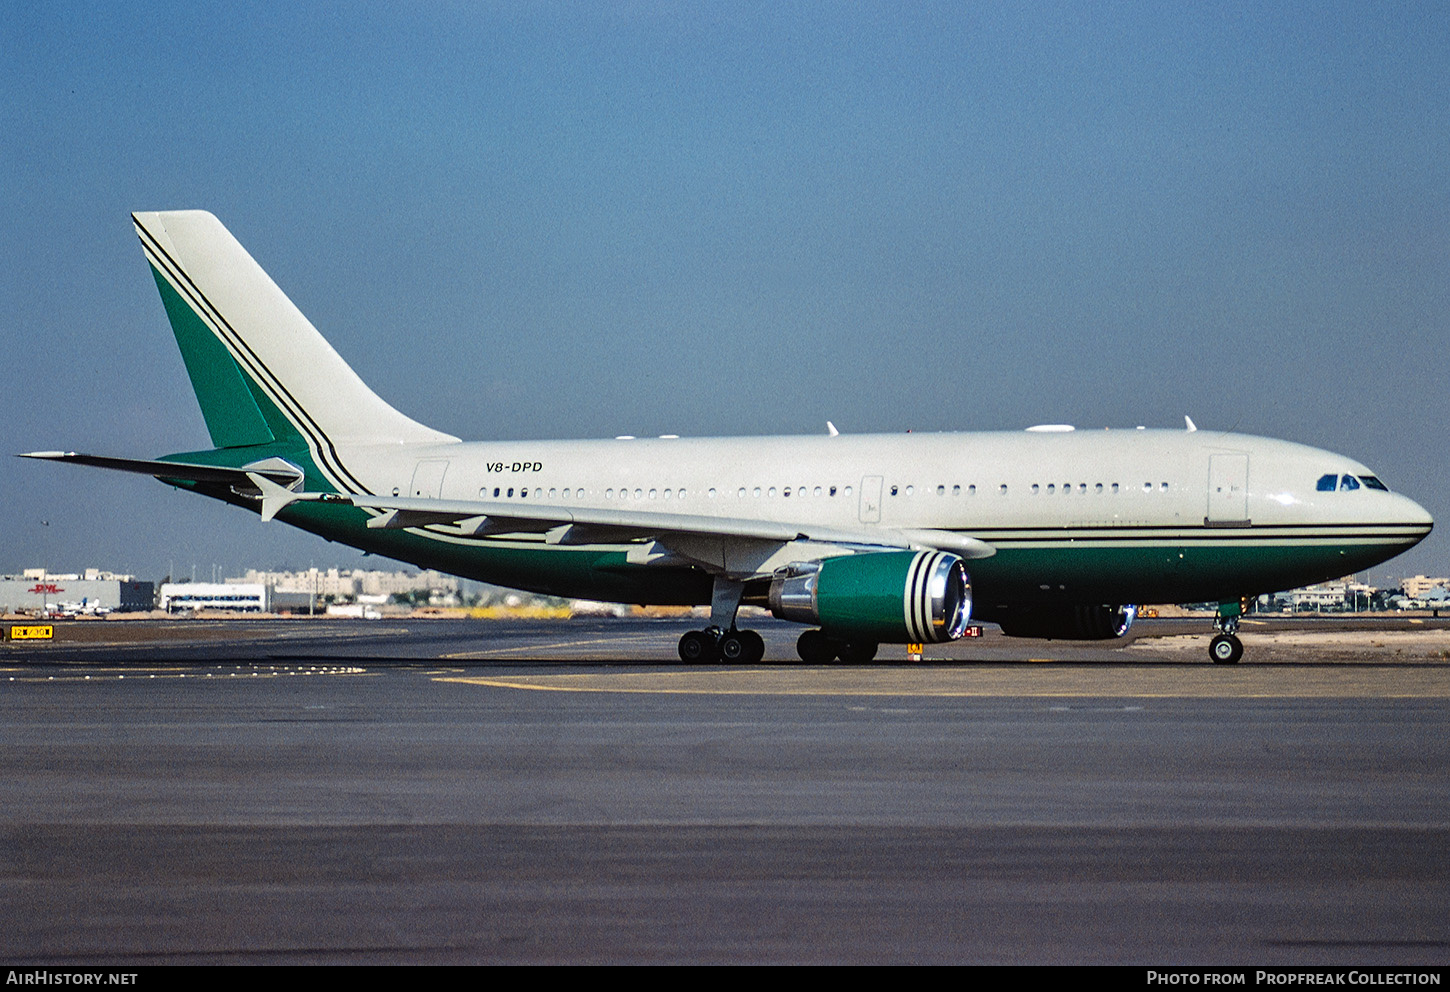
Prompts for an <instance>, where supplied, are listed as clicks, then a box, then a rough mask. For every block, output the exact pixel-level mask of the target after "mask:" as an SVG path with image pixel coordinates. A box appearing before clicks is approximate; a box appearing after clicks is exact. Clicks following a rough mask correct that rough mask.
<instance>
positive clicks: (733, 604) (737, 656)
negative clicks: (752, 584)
mask: <svg viewBox="0 0 1450 992" xmlns="http://www.w3.org/2000/svg"><path fill="white" fill-rule="evenodd" d="M743 595H745V583H743V582H738V581H736V580H734V579H727V578H724V577H723V576H718V575H717V576H716V577H715V588H714V590H713V591H712V592H711V595H710V626H708V627H706V628H705V629H704V630H692V631H689V632H688V633H686V634H685V635H684V636H683V637H681V638H680V660H681V661H683V662H686V663H688V664H692V665H703V664H708V663H709V662H712V661H724V662H728V663H729V664H732V665H734V664H740V665H754V664H756V663H757V662H759V661H760V660H761V659H762V658H764V657H765V639H764V638H762V637H761V636H760V635H759V634H757V633H756V632H755V631H753V630H737V629H736V628H735V614H736V612H738V611H739V609H740V597H741V596H743Z"/></svg>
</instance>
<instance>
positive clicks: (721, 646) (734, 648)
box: [680, 627, 765, 665]
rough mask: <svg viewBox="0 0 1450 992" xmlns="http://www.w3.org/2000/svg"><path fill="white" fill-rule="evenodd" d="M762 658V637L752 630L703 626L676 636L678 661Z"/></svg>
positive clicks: (748, 662)
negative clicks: (678, 639) (677, 638)
mask: <svg viewBox="0 0 1450 992" xmlns="http://www.w3.org/2000/svg"><path fill="white" fill-rule="evenodd" d="M764 657H765V639H764V638H762V637H761V636H760V635H759V634H757V633H756V632H755V631H753V630H737V629H736V628H734V627H731V628H730V629H729V630H721V629H720V628H719V627H706V628H705V629H704V630H692V631H689V632H688V633H686V634H685V635H684V636H683V637H681V638H680V660H681V661H685V662H689V663H690V664H692V665H694V664H707V663H709V662H712V661H724V662H729V663H730V664H741V665H754V664H756V663H757V662H759V661H760V660H761V659H762V658H764Z"/></svg>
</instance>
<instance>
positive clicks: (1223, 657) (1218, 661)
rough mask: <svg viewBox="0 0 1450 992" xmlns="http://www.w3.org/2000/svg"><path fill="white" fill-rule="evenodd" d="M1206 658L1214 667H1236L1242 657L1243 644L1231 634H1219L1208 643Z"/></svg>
mask: <svg viewBox="0 0 1450 992" xmlns="http://www.w3.org/2000/svg"><path fill="white" fill-rule="evenodd" d="M1208 656H1209V657H1210V658H1212V659H1213V663H1214V664H1215V665H1237V664H1238V663H1239V659H1240V658H1242V657H1243V656H1244V644H1243V641H1240V640H1239V639H1238V638H1237V637H1235V636H1234V635H1232V634H1219V635H1218V636H1217V637H1215V638H1214V639H1213V640H1212V641H1209V642H1208Z"/></svg>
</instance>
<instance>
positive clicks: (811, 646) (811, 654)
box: [795, 630, 839, 665]
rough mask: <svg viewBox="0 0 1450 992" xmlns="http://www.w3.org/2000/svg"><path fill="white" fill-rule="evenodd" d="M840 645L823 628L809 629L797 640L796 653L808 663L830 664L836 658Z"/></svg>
mask: <svg viewBox="0 0 1450 992" xmlns="http://www.w3.org/2000/svg"><path fill="white" fill-rule="evenodd" d="M838 647H839V645H837V644H836V642H835V641H833V640H831V639H830V638H829V637H827V636H826V632H825V631H823V630H808V631H806V632H805V633H804V634H802V635H801V636H800V639H799V640H797V641H796V642H795V650H796V654H798V655H800V656H801V661H804V662H805V663H806V664H807V665H829V664H830V663H831V662H833V661H835V660H836V650H837V648H838Z"/></svg>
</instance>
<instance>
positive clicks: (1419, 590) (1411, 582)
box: [1403, 575, 1450, 599]
mask: <svg viewBox="0 0 1450 992" xmlns="http://www.w3.org/2000/svg"><path fill="white" fill-rule="evenodd" d="M1403 585H1404V588H1405V595H1406V596H1408V597H1410V598H1411V599H1426V598H1428V597H1429V595H1430V591H1431V590H1432V589H1440V590H1450V578H1439V579H1431V578H1426V577H1425V576H1423V575H1417V576H1415V577H1414V578H1413V579H1406V580H1405V581H1404V583H1403Z"/></svg>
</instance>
